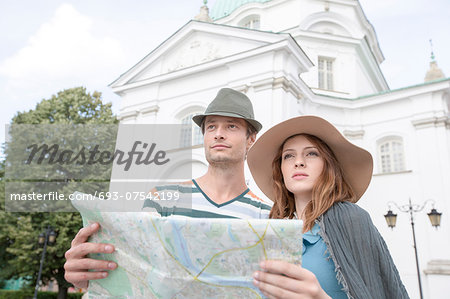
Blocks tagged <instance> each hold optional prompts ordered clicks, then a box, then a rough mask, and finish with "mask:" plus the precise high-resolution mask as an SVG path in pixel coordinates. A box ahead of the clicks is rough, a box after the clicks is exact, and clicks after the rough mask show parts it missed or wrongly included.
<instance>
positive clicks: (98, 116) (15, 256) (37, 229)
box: [0, 87, 118, 298]
mask: <svg viewBox="0 0 450 299" xmlns="http://www.w3.org/2000/svg"><path fill="white" fill-rule="evenodd" d="M117 123H118V120H117V118H116V117H115V116H114V115H113V113H112V110H111V104H110V103H108V104H104V103H103V102H102V99H101V93H99V92H93V93H92V94H90V93H88V92H86V89H85V88H84V87H77V88H71V89H67V90H64V91H61V92H58V93H57V95H53V96H52V97H51V98H50V99H43V100H42V101H41V102H40V103H38V104H37V105H36V107H35V109H33V110H30V111H28V112H18V113H17V114H16V115H15V116H14V118H13V119H12V124H117ZM5 154H6V161H8V154H9V155H11V152H8V148H7V147H6V149H5ZM4 174H5V162H4V161H3V162H2V163H1V165H0V175H1V178H0V199H1V200H0V202H1V203H0V205H1V208H2V209H1V212H0V226H1V230H0V242H1V244H0V281H1V280H2V279H9V278H19V277H25V278H28V279H29V280H30V284H31V285H34V283H35V281H36V279H37V273H38V270H39V264H40V258H41V254H42V248H41V247H39V246H38V244H37V239H38V236H39V234H40V233H42V232H45V229H46V228H47V226H52V227H53V229H54V230H55V232H56V233H57V239H56V244H55V245H54V246H48V247H47V253H46V257H45V263H44V268H43V271H42V276H41V280H42V282H43V283H44V284H46V283H48V282H49V281H50V280H51V279H55V280H56V281H57V283H58V286H59V289H60V296H58V297H59V298H65V295H66V293H67V288H68V287H69V286H71V285H70V284H69V283H67V282H66V281H65V279H64V268H63V265H64V262H65V259H64V253H65V251H67V250H68V249H69V248H70V245H71V241H72V239H73V238H74V236H75V235H76V233H77V232H78V230H79V229H80V228H81V227H82V221H81V217H80V215H79V213H64V212H59V213H55V212H53V213H25V212H20V213H9V212H4V204H5V198H4V197H5V191H4V190H5V179H4Z"/></svg>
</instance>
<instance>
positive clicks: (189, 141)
mask: <svg viewBox="0 0 450 299" xmlns="http://www.w3.org/2000/svg"><path fill="white" fill-rule="evenodd" d="M197 114H200V113H190V114H189V115H186V116H185V117H183V118H182V119H181V124H182V125H191V126H186V127H184V128H183V131H182V134H181V139H180V146H181V147H189V146H194V145H199V144H203V134H202V131H201V129H200V127H199V126H197V125H196V124H195V123H194V122H193V121H192V117H193V116H195V115H197Z"/></svg>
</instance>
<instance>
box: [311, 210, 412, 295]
mask: <svg viewBox="0 0 450 299" xmlns="http://www.w3.org/2000/svg"><path fill="white" fill-rule="evenodd" d="M318 222H319V225H320V235H321V236H322V238H323V240H324V242H325V244H326V245H327V248H328V251H329V253H330V256H331V258H332V259H333V262H334V264H335V266H336V276H337V279H338V281H339V282H340V283H342V285H343V287H344V291H345V292H346V293H347V296H348V298H350V299H351V298H355V299H371V298H373V299H379V298H380V299H403V298H409V296H408V293H407V292H406V289H405V287H404V286H403V283H402V281H401V279H400V276H399V274H398V271H397V268H396V267H395V265H394V262H393V260H392V257H391V255H390V253H389V250H388V248H387V246H386V243H385V242H384V240H383V238H382V237H381V235H380V233H379V232H378V230H377V229H376V227H375V226H374V225H373V223H372V220H371V219H370V216H369V214H368V213H367V212H366V211H365V210H363V209H362V208H360V207H359V206H357V205H355V204H352V203H349V202H340V203H335V204H334V205H333V206H332V207H331V208H330V209H329V210H328V211H327V212H325V213H324V214H323V215H322V216H321V217H320V218H319V220H318Z"/></svg>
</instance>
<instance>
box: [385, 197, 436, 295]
mask: <svg viewBox="0 0 450 299" xmlns="http://www.w3.org/2000/svg"><path fill="white" fill-rule="evenodd" d="M428 202H432V204H433V208H432V209H431V211H430V213H428V217H429V218H430V222H431V225H432V226H434V227H435V228H436V229H437V228H438V226H439V225H440V224H441V215H442V213H439V212H437V211H436V209H435V208H434V201H433V200H431V199H429V200H427V201H425V202H424V203H423V205H417V204H412V203H411V198H410V199H409V204H407V205H403V206H398V205H397V204H396V203H395V202H393V201H390V202H388V205H389V210H388V212H387V213H386V214H385V215H384V218H385V219H386V223H387V225H388V226H389V227H390V228H391V229H393V228H394V227H395V223H396V222H397V214H394V213H393V212H392V210H391V207H390V205H391V204H393V205H394V206H396V207H397V209H398V210H399V211H400V212H404V213H409V216H410V220H411V228H412V235H413V241H414V253H415V256H416V268H417V278H418V280H419V292H420V298H421V299H422V298H423V294H422V281H421V279H420V269H419V259H418V257H417V246H416V233H415V230H414V213H417V212H420V211H422V210H423V209H424V208H425V205H426V204H427V203H428Z"/></svg>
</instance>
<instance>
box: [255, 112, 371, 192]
mask: <svg viewBox="0 0 450 299" xmlns="http://www.w3.org/2000/svg"><path fill="white" fill-rule="evenodd" d="M302 133H304V134H309V135H314V136H316V137H318V138H320V139H321V140H322V141H324V142H325V143H326V144H327V145H328V146H329V147H330V148H331V150H332V151H333V153H334V154H335V156H336V158H337V160H338V161H339V163H340V164H341V166H342V169H343V171H344V177H345V179H346V181H347V182H348V183H349V184H350V186H351V187H352V188H353V191H354V192H355V195H356V200H359V199H360V198H361V196H362V195H363V194H364V192H365V191H366V189H367V187H368V186H369V183H370V180H371V178H372V170H373V160H372V155H371V154H370V153H369V152H368V151H366V150H364V149H362V148H360V147H357V146H356V145H354V144H352V143H350V142H349V141H348V140H347V139H345V137H344V136H342V134H341V133H340V132H339V131H338V130H337V129H336V128H335V127H334V126H333V125H332V124H330V123H329V122H328V121H326V120H324V119H323V118H320V117H317V116H309V115H307V116H299V117H295V118H291V119H289V120H286V121H283V122H281V123H279V124H278V125H275V126H274V127H272V128H270V129H269V130H268V131H267V132H265V133H264V134H263V135H262V136H261V137H259V138H258V140H257V141H256V142H255V144H253V146H252V147H251V148H250V150H249V152H248V156H247V163H248V166H249V168H250V172H251V173H252V176H253V179H254V180H255V182H256V184H257V185H258V187H259V188H260V189H261V191H262V192H264V194H265V195H266V196H267V197H268V198H270V199H271V200H274V199H275V196H274V183H273V178H272V161H273V159H274V158H275V155H276V154H277V152H278V149H279V148H280V146H281V145H282V144H283V142H284V141H285V140H286V139H287V138H289V137H291V136H293V135H297V134H302Z"/></svg>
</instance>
